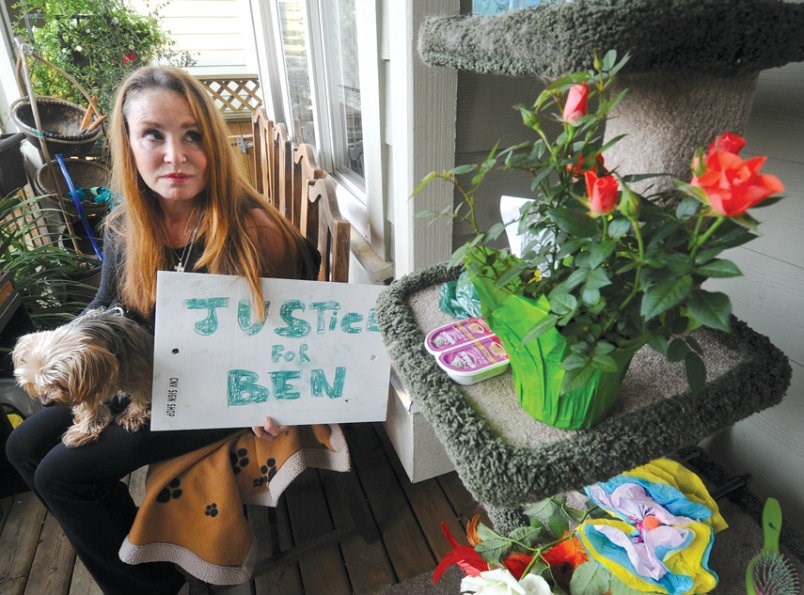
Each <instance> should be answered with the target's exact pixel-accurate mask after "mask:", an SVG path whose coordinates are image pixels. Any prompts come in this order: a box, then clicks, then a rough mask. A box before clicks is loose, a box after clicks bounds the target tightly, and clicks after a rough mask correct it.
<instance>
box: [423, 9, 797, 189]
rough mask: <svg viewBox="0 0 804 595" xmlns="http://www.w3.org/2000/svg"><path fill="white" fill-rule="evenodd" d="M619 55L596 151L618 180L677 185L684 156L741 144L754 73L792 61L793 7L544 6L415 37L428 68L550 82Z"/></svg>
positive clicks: (443, 23) (436, 24)
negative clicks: (613, 95)
mask: <svg viewBox="0 0 804 595" xmlns="http://www.w3.org/2000/svg"><path fill="white" fill-rule="evenodd" d="M610 49H615V50H617V53H618V55H619V56H624V55H625V54H626V53H627V54H630V56H631V59H630V60H629V62H628V64H627V66H626V67H625V69H624V70H623V71H622V72H621V73H620V75H619V76H618V80H617V85H618V87H619V89H622V88H627V89H629V93H628V94H627V96H626V97H625V99H624V100H623V101H622V102H621V103H620V104H619V105H618V106H617V107H616V108H615V109H614V110H613V111H612V112H611V114H610V118H609V121H608V123H607V127H606V140H609V139H611V138H614V137H616V136H619V135H621V134H625V135H626V136H625V138H623V139H622V140H621V141H620V142H618V143H617V144H616V145H615V146H614V147H612V148H611V149H609V150H607V152H606V163H607V165H609V166H611V167H614V166H618V167H619V171H620V173H623V174H627V173H640V174H642V173H669V174H672V175H674V176H675V177H678V178H679V179H682V180H686V179H689V175H690V160H691V158H692V155H693V152H694V150H695V148H696V147H699V146H706V145H708V144H709V143H710V142H711V141H712V140H713V139H714V137H715V136H716V135H718V134H720V133H722V132H726V131H731V132H736V133H738V134H742V133H743V132H744V129H745V124H746V121H747V119H748V115H749V112H750V110H751V101H752V98H753V94H754V91H755V88H756V82H757V77H758V74H759V72H760V71H761V70H764V69H767V68H773V67H778V66H782V65H784V64H787V63H788V62H797V61H802V60H804V4H792V3H789V2H782V1H781V0H575V1H567V2H564V1H553V2H547V3H543V4H540V5H538V6H535V7H532V8H525V9H521V10H515V11H511V12H508V13H504V14H501V15H497V16H457V17H434V18H430V19H429V20H427V21H426V22H425V23H424V25H423V26H422V28H421V30H420V34H419V53H420V55H421V57H422V59H423V60H424V62H426V63H427V64H429V65H431V66H449V67H453V68H458V69H462V70H471V71H475V72H489V73H498V74H508V75H516V76H523V75H533V76H536V77H538V78H540V79H545V80H549V79H553V78H556V77H558V76H561V75H563V74H567V73H569V72H573V71H576V70H580V69H586V68H591V66H592V56H593V55H594V54H595V52H596V53H597V54H598V55H599V56H602V55H603V54H605V52H606V51H607V50H610Z"/></svg>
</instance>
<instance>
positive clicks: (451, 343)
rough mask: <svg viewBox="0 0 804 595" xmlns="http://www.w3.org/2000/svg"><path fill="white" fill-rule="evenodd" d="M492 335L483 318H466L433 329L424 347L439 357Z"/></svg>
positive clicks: (428, 334) (426, 338) (425, 340)
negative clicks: (464, 344)
mask: <svg viewBox="0 0 804 595" xmlns="http://www.w3.org/2000/svg"><path fill="white" fill-rule="evenodd" d="M492 335H494V333H493V332H491V330H490V329H489V327H488V326H486V322H485V321H484V320H483V319H482V318H466V319H464V320H459V321H457V322H452V323H450V324H445V325H444V326H440V327H438V328H436V329H433V330H432V331H430V332H429V333H427V337H425V339H424V346H425V348H426V349H427V351H429V352H430V353H431V354H433V355H436V356H437V355H438V354H439V353H442V352H444V351H447V350H448V349H452V348H453V347H457V346H458V345H462V344H463V343H469V342H471V341H475V340H477V339H482V338H483V337H490V336H492Z"/></svg>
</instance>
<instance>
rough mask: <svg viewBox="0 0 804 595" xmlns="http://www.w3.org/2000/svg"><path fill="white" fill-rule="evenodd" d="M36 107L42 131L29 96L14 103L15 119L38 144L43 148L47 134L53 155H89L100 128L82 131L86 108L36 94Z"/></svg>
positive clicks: (12, 114)
mask: <svg viewBox="0 0 804 595" xmlns="http://www.w3.org/2000/svg"><path fill="white" fill-rule="evenodd" d="M35 99H36V108H37V111H38V112H39V120H40V122H41V125H42V128H43V129H44V130H42V131H41V133H40V132H39V131H38V130H37V128H36V123H35V122H34V116H33V109H32V108H31V102H30V100H29V99H28V98H27V97H23V98H21V99H18V100H16V101H15V102H14V103H12V104H11V119H12V120H14V123H15V124H16V125H17V126H18V127H19V129H20V131H22V132H23V133H24V134H25V136H26V137H27V138H28V140H29V141H30V142H31V143H33V145H34V146H36V147H40V148H41V145H40V144H39V139H40V137H44V139H45V145H47V150H48V151H49V152H50V154H51V156H52V155H56V154H58V153H61V154H62V155H64V156H70V155H81V156H83V155H86V154H87V153H89V150H90V149H91V148H92V146H93V145H94V144H95V141H96V140H97V139H98V135H100V132H101V131H100V128H96V129H95V130H93V131H91V132H82V130H81V122H82V120H83V119H84V114H85V113H86V110H85V109H84V108H83V107H81V106H80V105H76V104H75V103H71V102H69V101H65V100H63V99H59V98H57V97H36V98H35Z"/></svg>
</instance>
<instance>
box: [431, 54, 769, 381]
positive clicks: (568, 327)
mask: <svg viewBox="0 0 804 595" xmlns="http://www.w3.org/2000/svg"><path fill="white" fill-rule="evenodd" d="M627 59H628V58H627V57H626V58H625V59H622V60H618V58H617V56H616V54H615V53H614V52H609V53H607V54H606V55H605V56H604V57H603V58H600V59H595V68H594V69H592V70H589V71H581V72H576V73H572V74H570V75H567V76H564V77H562V78H559V79H558V80H556V81H554V82H553V83H551V84H549V85H547V87H545V89H544V91H543V92H542V93H541V94H540V95H539V96H538V97H537V99H536V101H535V102H534V103H533V104H532V105H531V106H525V105H519V106H517V108H518V110H519V112H520V113H521V115H522V121H523V124H524V125H525V126H526V127H527V128H528V129H529V133H530V138H529V139H528V140H526V141H523V142H520V143H518V144H516V145H514V146H512V147H508V148H502V149H501V148H500V147H499V146H495V147H494V149H492V151H491V152H490V153H489V155H488V156H487V157H486V159H485V160H484V161H483V162H482V163H481V164H479V165H477V166H471V165H461V166H459V167H456V168H454V169H451V170H447V171H443V172H433V173H431V174H430V175H428V176H427V177H426V178H425V180H424V182H423V184H426V183H429V182H431V181H432V180H434V179H441V180H445V181H447V182H449V183H450V184H452V185H454V187H455V188H456V190H457V195H458V197H459V203H460V204H459V207H458V208H455V209H454V210H453V211H451V213H452V216H453V217H454V218H460V219H462V220H464V221H467V222H468V223H469V224H470V225H471V226H472V229H473V230H474V232H475V237H474V238H473V239H472V240H471V241H470V242H468V243H467V244H466V245H465V246H461V247H460V248H458V249H457V250H456V251H455V253H454V254H453V259H452V263H453V264H458V263H460V262H463V263H464V264H465V265H466V268H467V271H468V272H469V275H470V277H471V276H472V275H473V274H476V275H479V276H482V277H484V278H491V279H493V280H494V281H495V283H496V285H497V287H498V288H500V289H503V290H505V291H507V292H510V293H514V294H521V295H523V296H525V297H528V298H531V299H534V300H537V299H539V298H540V297H541V296H546V297H547V298H548V299H549V302H550V307H551V313H550V315H548V316H547V317H546V318H545V319H544V320H542V321H540V322H539V323H537V324H536V323H534V324H535V326H534V327H533V328H531V329H530V330H529V332H527V333H525V342H527V341H531V340H533V339H536V338H538V337H540V336H541V335H542V334H544V333H545V332H547V331H549V330H550V329H553V328H556V329H558V331H559V332H560V333H561V334H562V336H563V337H564V338H566V339H567V342H568V346H569V349H568V350H567V352H566V355H565V359H564V361H563V367H564V368H565V369H566V370H567V373H566V374H565V376H564V384H563V386H562V389H563V390H564V391H570V390H572V389H573V388H575V387H578V386H581V385H582V384H584V383H585V382H586V380H587V379H588V378H590V377H591V376H592V375H593V374H594V373H595V372H596V371H611V370H612V369H613V368H616V364H615V363H614V360H613V359H612V358H611V356H610V355H609V354H610V353H611V351H612V350H613V349H614V348H619V347H624V346H626V345H629V344H634V342H639V343H644V342H648V343H649V344H650V345H651V346H652V347H654V348H655V349H657V350H658V351H660V352H662V353H665V354H667V345H668V344H670V342H671V341H672V339H673V338H674V337H676V336H678V335H682V336H683V335H684V334H685V333H686V332H687V331H689V330H692V329H695V328H698V327H701V326H706V327H710V328H713V329H717V330H721V331H725V332H728V331H729V329H730V318H731V303H730V301H729V298H728V297H727V296H726V295H724V294H722V293H716V292H708V291H705V290H703V289H701V284H702V283H703V282H704V281H705V280H706V279H707V278H709V277H718V278H726V277H734V276H737V275H739V274H740V271H739V269H738V268H737V267H736V266H735V265H734V264H733V263H732V262H730V261H729V260H726V259H723V258H721V257H720V255H721V253H722V252H723V251H724V250H726V249H729V248H733V247H735V246H739V245H741V244H744V243H745V242H748V241H750V240H751V239H753V238H754V237H755V235H754V234H753V233H752V229H753V227H755V225H756V222H755V221H754V220H753V219H752V218H751V217H750V216H748V215H747V214H746V213H742V214H740V215H739V216H732V217H727V216H725V215H719V214H718V213H717V212H715V211H714V210H713V208H712V207H711V206H710V204H709V203H708V198H707V195H706V193H705V192H704V191H703V190H702V189H701V188H698V187H693V186H691V185H690V184H687V183H683V182H680V181H673V185H674V189H673V190H672V191H669V192H664V193H661V194H652V195H645V196H642V195H640V194H638V193H637V192H636V191H635V190H633V189H632V188H631V186H630V185H631V184H633V183H634V182H637V181H641V180H645V179H649V178H651V177H656V176H654V175H651V174H644V175H630V176H622V175H620V174H619V173H618V172H617V171H616V170H614V171H609V170H607V169H606V167H605V163H604V157H605V151H606V149H608V148H609V147H610V146H611V145H613V144H614V143H615V142H617V140H619V139H616V138H615V139H612V140H610V141H608V142H604V140H603V128H604V124H605V121H606V117H607V115H608V113H609V111H610V110H611V108H612V107H613V106H615V105H616V104H617V103H618V102H619V101H620V100H621V99H622V97H623V93H624V92H620V93H618V94H615V95H612V92H611V87H612V83H613V81H614V78H615V75H616V74H617V72H618V71H619V70H620V69H621V68H622V67H623V65H624V63H625V61H626V60H627ZM577 85H585V86H586V87H587V88H588V90H589V96H588V111H586V113H585V115H583V116H582V117H580V118H579V119H578V120H577V121H576V122H572V123H570V122H566V121H564V120H563V117H562V111H563V108H564V102H565V101H566V97H567V95H568V91H569V90H570V89H571V88H572V87H574V86H577ZM576 91H577V89H576ZM545 119H552V120H556V121H558V122H559V123H561V125H562V128H561V131H560V133H559V134H558V135H557V136H556V138H550V137H549V136H548V134H547V133H546V131H545V129H544V128H543V127H542V122H543V121H545ZM700 155H701V154H700V153H699V157H698V158H699V159H700ZM512 170H518V171H524V172H527V173H529V174H530V175H531V176H532V183H531V189H532V191H533V195H532V198H533V199H534V200H533V201H532V202H531V203H530V204H529V205H526V206H524V207H523V208H522V210H521V212H520V214H519V216H518V217H517V218H515V220H514V221H511V222H509V221H506V222H504V223H506V224H508V223H513V224H516V225H517V227H518V231H519V233H520V234H522V235H524V237H525V238H526V242H527V245H526V246H525V247H524V251H523V254H522V256H521V258H516V257H514V256H513V255H511V254H510V251H508V250H507V249H506V250H498V249H496V248H494V247H493V246H494V245H496V244H495V243H494V241H493V240H494V237H495V233H494V231H493V230H485V229H481V227H480V226H479V224H478V220H477V218H476V216H475V202H476V200H477V197H478V196H479V194H478V192H479V190H480V188H481V185H482V183H483V181H484V179H485V177H486V175H487V174H488V173H489V172H491V171H501V172H505V171H512ZM587 176H588V177H590V178H591V179H592V180H594V179H598V180H601V179H604V178H605V180H606V181H607V182H608V183H610V184H611V185H612V186H614V188H615V191H614V197H613V198H612V202H611V203H610V204H611V205H612V206H611V208H606V209H600V208H595V207H596V206H597V207H599V204H598V205H593V204H592V203H593V200H592V196H590V195H589V194H588V188H587V181H586V180H585V178H586V177H587ZM615 180H616V183H615ZM461 207H463V208H461ZM480 247H482V250H479V249H478V248H480ZM526 323H527V322H526V321H523V324H526ZM682 345H684V346H685V350H684V351H683V353H679V352H677V349H678V347H676V348H674V350H673V355H674V356H675V358H677V359H676V361H679V362H680V361H684V364H685V369H686V371H687V374H688V380H689V383H690V386H691V387H692V388H694V389H696V390H700V389H701V388H702V387H703V386H704V384H705V377H706V371H705V368H704V366H703V360H702V359H701V357H700V355H699V354H698V353H695V352H694V351H692V350H690V349H689V348H686V344H685V343H683V342H682Z"/></svg>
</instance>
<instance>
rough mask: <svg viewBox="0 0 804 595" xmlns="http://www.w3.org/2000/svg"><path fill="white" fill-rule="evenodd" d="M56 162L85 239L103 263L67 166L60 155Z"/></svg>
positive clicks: (57, 156)
mask: <svg viewBox="0 0 804 595" xmlns="http://www.w3.org/2000/svg"><path fill="white" fill-rule="evenodd" d="M56 161H58V162H59V167H60V168H61V174H62V175H63V176H64V181H65V182H67V188H68V189H69V190H70V196H72V197H73V203H75V208H76V209H78V217H79V218H80V219H81V225H83V226H84V231H85V232H87V237H88V238H89V242H90V243H91V244H92V249H93V250H94V251H95V254H97V256H98V260H100V261H101V262H103V254H101V249H100V248H99V247H98V242H97V241H96V240H95V236H94V235H93V234H92V227H91V226H90V225H89V219H88V218H87V214H86V212H85V211H84V207H82V206H81V198H80V197H79V196H78V191H77V190H76V189H75V184H73V179H72V178H71V177H70V174H69V172H68V171H67V166H66V165H65V164H64V159H63V158H62V156H61V153H58V154H57V155H56Z"/></svg>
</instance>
